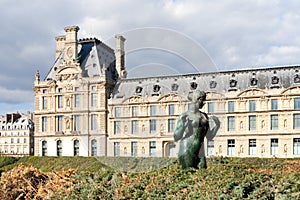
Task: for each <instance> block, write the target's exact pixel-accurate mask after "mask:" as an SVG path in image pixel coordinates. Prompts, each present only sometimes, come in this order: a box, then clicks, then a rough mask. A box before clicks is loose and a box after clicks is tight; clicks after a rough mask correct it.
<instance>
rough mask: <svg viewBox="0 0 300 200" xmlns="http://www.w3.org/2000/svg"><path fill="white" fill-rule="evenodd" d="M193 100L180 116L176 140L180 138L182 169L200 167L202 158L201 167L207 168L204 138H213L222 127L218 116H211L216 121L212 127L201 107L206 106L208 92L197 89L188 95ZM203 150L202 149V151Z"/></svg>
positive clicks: (179, 154) (179, 155)
mask: <svg viewBox="0 0 300 200" xmlns="http://www.w3.org/2000/svg"><path fill="white" fill-rule="evenodd" d="M188 99H189V100H191V101H192V103H191V104H190V106H189V109H188V111H186V112H184V113H182V114H181V115H180V116H179V117H178V121H177V125H176V129H175V132H174V140H175V141H178V140H180V147H179V153H178V160H179V163H180V165H181V167H182V169H185V168H188V167H193V168H196V169H198V164H199V163H200V160H201V168H206V167H207V164H206V158H205V153H204V145H203V142H204V138H205V136H206V137H207V139H208V140H212V139H213V137H214V136H215V135H216V133H217V130H218V129H219V127H220V121H219V120H218V118H217V117H215V116H212V117H210V119H211V120H213V121H214V122H215V127H214V128H213V129H210V127H209V118H208V116H207V114H206V113H204V112H201V111H200V109H201V108H202V107H203V106H204V101H205V100H206V94H205V92H204V91H199V90H196V91H194V92H193V93H190V94H189V95H188ZM200 150H201V151H200Z"/></svg>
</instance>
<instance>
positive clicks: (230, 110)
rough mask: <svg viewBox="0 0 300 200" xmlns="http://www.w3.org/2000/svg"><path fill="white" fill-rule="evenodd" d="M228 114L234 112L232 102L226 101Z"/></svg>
mask: <svg viewBox="0 0 300 200" xmlns="http://www.w3.org/2000/svg"><path fill="white" fill-rule="evenodd" d="M228 112H234V101H228Z"/></svg>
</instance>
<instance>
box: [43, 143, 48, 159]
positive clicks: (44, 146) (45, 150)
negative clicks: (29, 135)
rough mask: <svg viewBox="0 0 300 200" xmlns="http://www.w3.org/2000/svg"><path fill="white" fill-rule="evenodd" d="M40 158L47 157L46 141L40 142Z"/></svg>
mask: <svg viewBox="0 0 300 200" xmlns="http://www.w3.org/2000/svg"><path fill="white" fill-rule="evenodd" d="M42 156H47V141H43V142H42Z"/></svg>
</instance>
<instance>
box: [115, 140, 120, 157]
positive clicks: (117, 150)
mask: <svg viewBox="0 0 300 200" xmlns="http://www.w3.org/2000/svg"><path fill="white" fill-rule="evenodd" d="M114 156H120V142H114Z"/></svg>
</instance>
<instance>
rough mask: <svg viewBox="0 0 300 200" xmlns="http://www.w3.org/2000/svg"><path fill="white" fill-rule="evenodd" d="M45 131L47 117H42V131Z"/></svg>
mask: <svg viewBox="0 0 300 200" xmlns="http://www.w3.org/2000/svg"><path fill="white" fill-rule="evenodd" d="M46 131H47V117H42V132H46Z"/></svg>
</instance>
